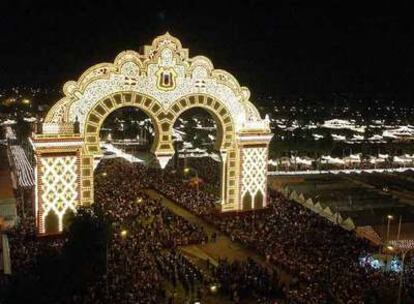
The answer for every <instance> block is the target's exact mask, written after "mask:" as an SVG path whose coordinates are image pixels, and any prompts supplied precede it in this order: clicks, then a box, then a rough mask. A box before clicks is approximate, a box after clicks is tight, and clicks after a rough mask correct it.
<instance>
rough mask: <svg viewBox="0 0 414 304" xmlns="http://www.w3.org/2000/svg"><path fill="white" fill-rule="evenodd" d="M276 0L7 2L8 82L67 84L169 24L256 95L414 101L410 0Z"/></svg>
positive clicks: (1, 65)
mask: <svg viewBox="0 0 414 304" xmlns="http://www.w3.org/2000/svg"><path fill="white" fill-rule="evenodd" d="M239 2H242V1H239ZM272 2H275V1H263V2H260V1H259V2H258V1H245V2H244V3H245V4H243V5H240V4H239V5H238V8H237V7H233V8H232V7H229V6H228V4H229V2H228V1H225V0H222V1H220V2H212V1H207V0H206V1H192V2H185V3H184V2H180V1H178V0H174V1H167V2H165V3H161V2H160V1H148V0H147V1H138V0H136V1H99V4H94V3H92V1H83V2H82V1H78V2H76V1H63V0H60V1H57V0H56V1H48V2H46V1H18V0H14V1H9V0H1V1H0V3H1V4H0V55H1V56H0V86H2V87H4V86H10V85H14V84H41V85H42V86H48V87H54V88H60V87H61V86H62V84H63V83H64V82H65V81H66V80H70V79H77V78H78V77H79V76H80V74H81V73H82V71H84V70H85V69H86V68H88V67H89V66H91V65H93V64H95V63H99V62H102V61H112V60H113V59H114V58H115V56H116V55H117V54H118V53H119V52H120V51H122V50H124V49H135V50H137V49H138V48H139V47H140V46H141V45H143V44H149V43H150V42H151V41H152V38H153V37H155V36H157V35H159V34H162V33H164V32H165V31H166V30H168V31H170V33H171V34H173V35H175V36H177V37H178V38H179V39H180V40H181V41H182V43H183V45H184V46H185V47H188V48H190V55H201V54H202V55H206V56H207V57H209V58H211V59H212V60H213V63H214V64H215V66H216V67H218V68H223V69H226V70H228V71H230V72H231V73H233V74H234V75H235V76H236V77H237V78H238V79H239V81H240V83H241V84H242V85H246V86H248V87H250V88H251V90H252V91H253V94H255V95H257V94H262V93H269V94H272V95H276V96H278V95H284V94H301V95H304V96H322V95H326V94H331V93H333V92H344V93H353V94H362V95H365V96H372V97H375V96H387V97H393V98H394V97H395V98H396V99H397V100H402V101H405V102H411V101H412V98H413V97H414V94H413V91H414V89H413V80H414V77H413V76H414V72H413V67H414V64H413V62H414V60H413V57H414V43H413V40H414V30H413V21H412V20H413V17H412V14H411V12H412V11H411V10H410V7H409V5H408V4H409V1H407V2H399V1H387V2H388V3H389V4H388V6H384V5H381V4H380V2H381V1H355V2H352V1H332V0H331V1H326V3H325V4H324V5H322V4H321V5H318V1H316V2H315V1H285V2H277V4H274V3H273V4H271V3H272ZM148 3H154V4H153V5H151V6H149V5H148ZM191 3H192V4H191ZM236 3H237V2H234V4H236ZM327 3H329V4H327ZM225 4H226V5H225ZM62 7H64V8H62Z"/></svg>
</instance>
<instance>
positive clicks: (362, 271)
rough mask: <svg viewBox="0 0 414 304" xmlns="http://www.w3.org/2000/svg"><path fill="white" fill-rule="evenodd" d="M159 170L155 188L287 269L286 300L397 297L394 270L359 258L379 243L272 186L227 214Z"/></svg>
mask: <svg viewBox="0 0 414 304" xmlns="http://www.w3.org/2000/svg"><path fill="white" fill-rule="evenodd" d="M160 176H161V175H159V174H158V175H157V177H158V178H155V179H154V180H153V182H154V184H153V187H154V188H156V189H158V191H161V192H162V193H164V194H165V195H166V196H168V197H169V198H171V199H173V200H174V201H176V202H177V203H179V204H181V205H182V206H183V207H185V208H187V209H188V210H190V211H191V212H193V213H195V214H197V215H200V216H202V217H204V219H205V220H207V221H209V222H211V223H212V224H214V225H215V226H216V227H218V228H219V229H220V230H221V231H223V232H224V233H226V234H228V235H231V236H232V238H234V239H236V240H238V241H240V242H241V243H243V244H245V245H246V246H248V247H250V248H253V249H254V250H256V251H258V252H259V253H261V254H262V255H263V256H265V257H266V258H267V259H268V260H269V261H270V262H272V263H274V264H275V265H276V266H277V267H280V268H281V269H283V270H285V271H286V272H288V273H289V274H291V275H292V276H293V278H294V279H293V280H292V284H291V285H290V286H289V288H287V289H286V290H285V291H286V297H287V299H288V301H289V302H290V303H330V302H332V301H333V300H334V299H335V300H339V301H341V302H343V303H370V302H372V303H377V302H378V301H380V300H381V301H383V302H384V303H386V301H391V299H393V298H395V297H396V292H397V290H398V284H399V281H398V280H399V275H398V274H396V273H392V272H382V271H380V270H377V269H374V268H372V267H362V266H361V265H360V263H359V261H360V258H363V257H366V256H372V255H374V254H375V253H376V252H378V248H375V247H373V246H372V245H370V244H369V243H368V241H365V240H362V239H360V238H358V237H357V236H356V235H355V233H353V232H348V231H345V230H344V229H342V228H341V227H339V226H337V225H335V224H333V223H331V222H330V221H328V220H327V219H325V218H323V217H320V216H319V215H317V214H315V213H313V212H312V211H310V210H308V209H306V208H304V207H303V206H301V205H299V204H297V203H295V202H293V201H290V200H288V199H286V198H285V197H284V196H282V195H281V194H279V193H277V192H271V193H270V195H269V198H268V201H269V206H268V208H266V209H265V210H263V211H262V212H250V213H242V214H237V215H234V214H232V215H229V216H226V215H222V214H218V213H217V212H216V204H215V202H216V201H217V200H218V198H217V197H215V196H214V195H204V194H203V195H200V194H199V193H198V192H197V190H196V189H194V188H191V187H188V186H186V184H185V183H183V182H182V181H180V180H179V179H177V178H173V176H169V177H168V178H165V177H166V175H164V178H160ZM411 264H413V262H412V260H409V261H408V265H411ZM406 269H407V274H406V284H407V287H411V288H414V286H413V285H408V284H410V282H411V284H412V282H413V279H412V278H413V277H414V272H412V271H410V269H412V268H410V266H407V267H406ZM407 290H410V288H407ZM408 296H409V295H408ZM411 296H412V295H411Z"/></svg>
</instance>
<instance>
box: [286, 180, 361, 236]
mask: <svg viewBox="0 0 414 304" xmlns="http://www.w3.org/2000/svg"><path fill="white" fill-rule="evenodd" d="M280 192H281V193H282V194H283V195H284V196H285V197H286V198H287V199H290V200H293V201H295V202H297V203H299V204H301V205H302V206H304V207H306V208H308V209H310V210H312V211H313V212H315V213H317V214H319V215H320V216H323V217H325V218H326V219H328V220H329V221H331V222H333V223H335V224H337V225H339V226H341V227H342V228H344V229H346V230H354V229H355V224H354V221H353V220H352V219H351V218H350V217H347V218H345V219H344V218H343V217H342V215H341V214H340V213H339V212H333V211H332V210H331V208H329V206H323V205H322V204H321V203H320V202H316V203H315V202H314V201H313V200H312V199H311V198H308V199H306V198H305V196H304V195H303V193H297V192H296V191H295V190H293V191H291V190H290V189H289V188H288V187H284V188H283V189H281V190H280Z"/></svg>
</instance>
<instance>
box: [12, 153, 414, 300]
mask: <svg viewBox="0 0 414 304" xmlns="http://www.w3.org/2000/svg"><path fill="white" fill-rule="evenodd" d="M182 177H183V176H182V173H177V172H171V171H165V172H163V171H162V170H161V169H155V168H148V167H145V166H144V165H142V164H138V163H129V162H127V161H125V160H122V159H108V160H105V161H102V163H101V164H100V165H99V167H98V168H97V169H96V171H95V204H94V205H95V207H96V208H100V209H101V210H104V212H105V215H106V216H107V217H108V218H110V219H111V222H112V227H113V231H114V234H113V236H112V238H111V240H110V244H109V246H108V249H107V251H108V252H107V269H106V272H105V275H104V277H103V278H102V280H99V282H96V284H94V285H92V286H89V287H88V292H87V293H86V294H82V295H74V296H73V298H71V299H69V300H68V301H66V302H65V303H168V301H172V299H173V297H174V290H175V289H176V288H177V287H180V288H181V289H183V290H184V291H185V294H186V295H187V296H188V297H190V296H191V298H192V299H196V298H199V297H201V296H202V294H203V290H204V289H206V288H207V286H209V284H211V283H212V282H217V283H218V284H219V285H220V288H221V291H222V292H223V293H224V294H226V295H228V296H229V297H230V298H231V299H232V300H233V301H234V302H235V303H239V301H241V300H242V299H244V298H251V299H254V300H253V301H255V302H256V303H259V302H260V301H262V303H271V300H274V299H281V298H283V299H284V300H283V301H284V303H292V304H294V303H297V304H302V303H303V304H304V303H333V302H336V301H338V302H339V303H349V304H351V303H389V302H391V300H390V299H395V297H396V291H397V290H398V278H399V276H398V274H395V273H392V272H383V271H381V270H377V269H374V268H371V267H367V266H365V267H363V266H361V265H360V263H359V261H360V258H361V257H366V256H370V255H373V254H374V252H377V251H378V249H377V248H375V247H372V246H371V245H370V244H369V243H368V242H366V241H364V240H362V239H359V238H357V237H356V235H355V234H354V233H353V232H348V231H345V230H343V229H342V228H341V227H339V226H337V225H335V224H333V223H331V222H329V221H328V220H326V219H325V218H323V217H320V216H318V215H317V214H315V213H313V212H312V211H309V210H307V209H305V208H304V207H303V206H301V205H299V204H297V203H295V202H293V201H290V200H288V199H286V198H285V197H283V196H282V195H281V194H279V193H277V192H271V193H270V194H269V197H268V203H269V204H268V207H267V208H265V209H263V210H259V211H253V212H245V213H236V214H220V213H219V212H217V203H216V202H217V201H218V199H219V198H218V197H217V195H215V194H212V193H205V192H203V191H201V190H199V189H196V188H194V187H190V186H189V185H188V183H186V182H185V181H184V180H183V178H182ZM145 189H156V190H157V191H159V192H161V193H162V194H163V195H164V196H166V197H168V198H170V199H171V200H173V201H175V202H176V203H177V204H179V205H181V206H182V207H184V208H186V209H187V210H189V211H191V212H192V213H193V214H196V215H198V216H200V217H202V218H204V220H206V221H208V222H210V223H211V224H213V225H214V226H215V227H216V228H217V229H219V230H220V231H221V232H222V233H225V234H227V235H229V236H231V239H232V240H234V241H238V242H240V243H242V244H243V245H245V246H247V247H249V248H250V249H253V250H254V251H256V252H257V253H259V254H261V255H262V256H263V257H264V259H265V260H266V261H267V262H268V263H270V264H273V265H274V267H275V268H276V269H280V270H282V271H284V272H286V273H288V274H289V276H290V280H289V282H288V283H287V284H286V286H284V288H283V293H280V290H279V289H278V288H277V286H278V282H277V280H278V277H277V276H275V275H273V274H270V273H269V272H268V271H267V269H265V268H263V267H262V266H259V265H258V264H257V263H255V262H253V261H252V260H247V261H244V262H229V261H226V260H221V261H219V265H218V267H217V268H216V269H214V270H213V271H212V272H211V274H210V275H208V274H207V273H206V272H205V271H203V270H201V268H199V267H198V266H196V265H195V264H193V263H192V262H190V261H189V260H188V259H187V258H185V257H184V256H183V255H182V254H181V253H180V246H185V245H189V244H201V243H206V242H208V241H209V239H211V236H209V235H208V234H207V233H206V231H204V229H203V228H202V227H201V226H198V225H195V224H192V223H190V222H188V221H187V220H186V219H184V218H183V217H180V216H178V215H176V214H175V213H173V212H172V211H170V210H169V209H168V208H166V207H165V206H164V205H163V203H162V201H161V200H160V199H154V198H152V197H150V196H149V195H148V192H147V191H146V190H145ZM9 235H10V244H11V259H12V263H13V271H14V272H20V273H24V272H30V270H31V267H32V265H33V258H34V257H35V256H36V252H38V251H41V250H42V243H43V242H46V241H45V240H39V239H38V238H36V235H35V228H34V218H32V217H29V216H28V217H26V218H25V219H24V221H22V223H21V224H20V225H19V227H18V228H16V229H15V230H14V231H11V232H10V233H9ZM50 242H54V246H57V247H59V246H61V244H62V240H54V241H49V245H50ZM406 262H407V264H406V266H407V267H406V270H407V273H406V276H405V277H406V280H405V283H406V286H405V287H406V288H405V290H408V291H409V290H411V292H412V290H414V285H413V282H414V280H413V278H414V268H413V267H414V266H413V265H414V263H413V262H412V257H411V256H408V258H407V259H406ZM166 282H169V283H168V284H171V286H173V289H172V290H171V288H168V284H167V285H166ZM166 286H167V287H166ZM408 296H409V295H404V297H405V298H407V297H408ZM411 296H412V295H411Z"/></svg>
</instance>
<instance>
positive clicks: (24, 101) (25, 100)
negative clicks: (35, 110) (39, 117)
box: [22, 98, 30, 105]
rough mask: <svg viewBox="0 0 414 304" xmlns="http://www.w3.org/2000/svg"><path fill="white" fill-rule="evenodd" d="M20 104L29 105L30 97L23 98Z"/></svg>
mask: <svg viewBox="0 0 414 304" xmlns="http://www.w3.org/2000/svg"><path fill="white" fill-rule="evenodd" d="M22 104H24V105H30V99H27V98H25V99H23V100H22Z"/></svg>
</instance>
